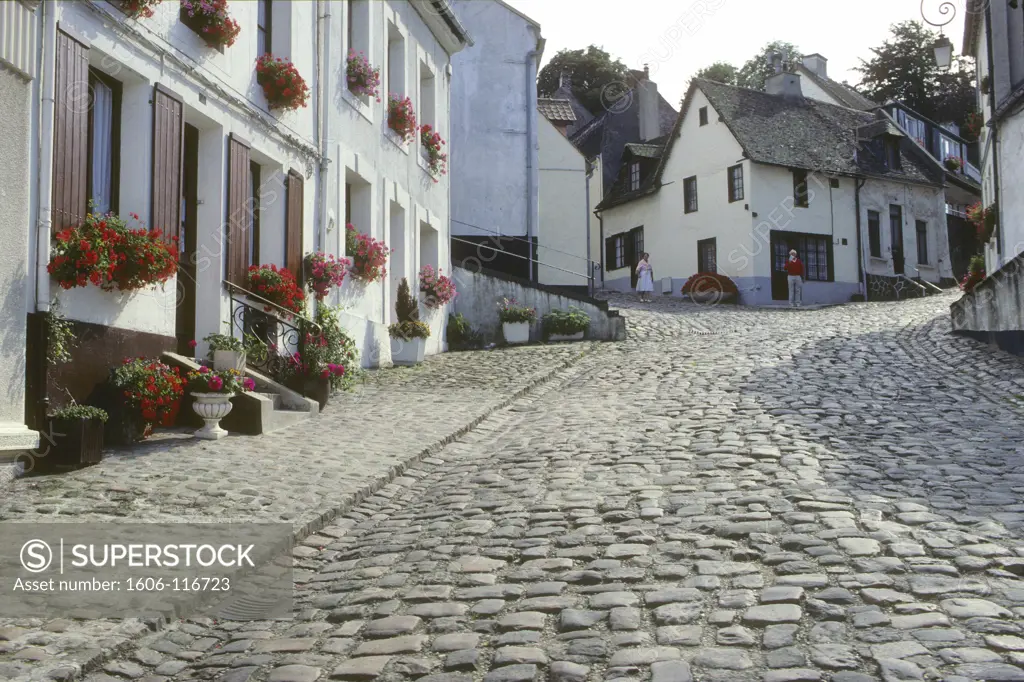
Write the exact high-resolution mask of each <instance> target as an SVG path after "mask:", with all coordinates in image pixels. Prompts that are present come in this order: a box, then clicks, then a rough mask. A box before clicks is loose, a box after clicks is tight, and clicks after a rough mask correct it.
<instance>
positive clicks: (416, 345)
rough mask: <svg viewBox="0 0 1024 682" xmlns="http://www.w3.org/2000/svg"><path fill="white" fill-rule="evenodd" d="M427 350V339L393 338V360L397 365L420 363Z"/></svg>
mask: <svg viewBox="0 0 1024 682" xmlns="http://www.w3.org/2000/svg"><path fill="white" fill-rule="evenodd" d="M426 351H427V340H426V339H412V340H410V341H406V340H405V339H394V338H393V339H391V362H393V363H394V364H396V365H418V364H420V363H421V362H423V356H424V354H425V353H426Z"/></svg>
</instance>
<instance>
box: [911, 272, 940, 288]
mask: <svg viewBox="0 0 1024 682" xmlns="http://www.w3.org/2000/svg"><path fill="white" fill-rule="evenodd" d="M910 267H912V268H914V272H916V273H917V274H918V276H920V275H921V271H920V270H918V269H917V268H916V267H914V266H913V265H911V266H910ZM917 284H923V285H924V286H926V287H928V288H929V289H933V290H934V291H937V292H938V293H940V294H941V293H942V289H940V288H939V287H937V286H935V285H934V284H932V283H931V282H929V281H928V280H926V279H925V278H924V277H921V281H920V282H917Z"/></svg>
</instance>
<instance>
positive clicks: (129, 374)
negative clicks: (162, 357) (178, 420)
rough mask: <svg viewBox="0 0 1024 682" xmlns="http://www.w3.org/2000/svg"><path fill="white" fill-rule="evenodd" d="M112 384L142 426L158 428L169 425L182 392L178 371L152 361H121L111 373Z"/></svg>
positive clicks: (138, 359)
mask: <svg viewBox="0 0 1024 682" xmlns="http://www.w3.org/2000/svg"><path fill="white" fill-rule="evenodd" d="M113 384H114V386H115V387H117V388H118V389H120V391H121V397H122V398H123V399H124V401H125V403H126V404H127V405H128V406H129V407H132V408H134V409H136V410H138V412H139V414H140V415H142V418H143V419H144V420H145V421H146V422H148V423H150V424H160V425H161V426H170V425H172V424H173V420H174V417H175V416H176V415H177V413H178V408H179V407H180V405H181V396H182V394H183V393H184V390H185V384H184V381H183V380H182V378H181V375H180V373H179V371H178V368H177V367H170V366H169V365H165V364H164V363H162V362H160V361H159V360H155V359H153V358H125V360H124V362H123V363H122V365H121V366H120V367H118V368H117V369H115V370H114V377H113Z"/></svg>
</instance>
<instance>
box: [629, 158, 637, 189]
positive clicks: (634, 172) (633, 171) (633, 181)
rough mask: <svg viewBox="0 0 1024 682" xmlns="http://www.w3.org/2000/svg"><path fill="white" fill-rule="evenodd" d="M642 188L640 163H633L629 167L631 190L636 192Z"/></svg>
mask: <svg viewBox="0 0 1024 682" xmlns="http://www.w3.org/2000/svg"><path fill="white" fill-rule="evenodd" d="M638 189H640V164H639V163H633V164H632V165H630V167H629V191H631V192H635V191H636V190H638Z"/></svg>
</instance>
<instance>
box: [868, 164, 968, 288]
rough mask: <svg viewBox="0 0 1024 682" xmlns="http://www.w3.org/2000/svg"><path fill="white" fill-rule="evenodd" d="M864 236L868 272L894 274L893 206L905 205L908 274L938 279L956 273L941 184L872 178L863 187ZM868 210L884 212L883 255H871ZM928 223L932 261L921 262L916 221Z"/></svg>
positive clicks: (930, 257)
mask: <svg viewBox="0 0 1024 682" xmlns="http://www.w3.org/2000/svg"><path fill="white" fill-rule="evenodd" d="M860 203H861V211H862V214H861V240H862V243H863V248H864V253H865V257H864V259H865V272H866V273H868V274H872V275H888V276H893V275H894V273H895V270H894V267H893V260H892V230H891V227H890V225H889V206H890V205H891V204H898V205H900V206H902V207H903V253H904V257H905V274H906V275H907V276H908V277H916V276H918V272H915V271H914V268H918V271H919V272H920V277H921V278H922V279H924V280H927V281H929V282H933V283H938V282H939V280H940V279H941V278H943V277H952V276H953V274H952V268H951V266H950V262H949V242H948V239H947V237H946V201H945V195H944V193H943V190H942V189H941V188H931V187H923V186H917V185H905V184H898V183H892V182H885V181H883V180H875V179H871V180H868V181H867V182H866V183H865V184H864V187H863V188H862V189H861V196H860ZM868 211H878V213H879V215H880V218H881V220H880V225H879V228H880V230H879V231H880V235H881V243H882V257H881V258H874V257H872V256H871V255H870V243H869V241H868V218H867V212H868ZM918 220H924V221H926V222H927V223H928V261H929V262H928V264H927V265H924V264H920V263H918V262H917V229H916V221H918Z"/></svg>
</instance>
